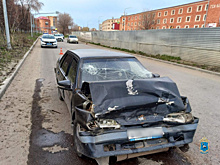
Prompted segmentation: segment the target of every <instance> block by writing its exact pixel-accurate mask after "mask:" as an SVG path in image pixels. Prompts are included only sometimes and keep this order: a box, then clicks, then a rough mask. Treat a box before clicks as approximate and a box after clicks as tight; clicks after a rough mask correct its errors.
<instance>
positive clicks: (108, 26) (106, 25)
mask: <svg viewBox="0 0 220 165" xmlns="http://www.w3.org/2000/svg"><path fill="white" fill-rule="evenodd" d="M114 23H120V18H112V19H107V20H105V21H103V22H102V25H101V29H102V31H115V29H113V24H114Z"/></svg>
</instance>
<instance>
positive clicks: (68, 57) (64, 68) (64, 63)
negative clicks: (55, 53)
mask: <svg viewBox="0 0 220 165" xmlns="http://www.w3.org/2000/svg"><path fill="white" fill-rule="evenodd" d="M72 60H73V55H72V54H71V52H66V53H65V57H64V59H63V60H61V65H60V72H59V74H58V81H62V80H67V79H68V77H67V74H68V71H69V67H70V65H71V62H72ZM67 93H68V91H67V90H63V89H61V96H62V98H63V99H64V101H65V102H66V104H67V103H68V98H67Z"/></svg>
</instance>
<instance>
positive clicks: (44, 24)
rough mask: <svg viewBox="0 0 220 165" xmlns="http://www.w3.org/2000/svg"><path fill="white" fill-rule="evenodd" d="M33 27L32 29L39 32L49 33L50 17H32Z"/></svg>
mask: <svg viewBox="0 0 220 165" xmlns="http://www.w3.org/2000/svg"><path fill="white" fill-rule="evenodd" d="M34 22H35V27H34V31H38V32H41V33H51V25H50V19H49V18H47V17H43V16H41V17H38V18H35V19H34Z"/></svg>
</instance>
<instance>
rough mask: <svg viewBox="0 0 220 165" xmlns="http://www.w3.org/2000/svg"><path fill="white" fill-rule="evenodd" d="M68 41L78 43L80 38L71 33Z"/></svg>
mask: <svg viewBox="0 0 220 165" xmlns="http://www.w3.org/2000/svg"><path fill="white" fill-rule="evenodd" d="M67 43H76V44H78V38H77V37H76V36H74V35H69V37H68V38H67Z"/></svg>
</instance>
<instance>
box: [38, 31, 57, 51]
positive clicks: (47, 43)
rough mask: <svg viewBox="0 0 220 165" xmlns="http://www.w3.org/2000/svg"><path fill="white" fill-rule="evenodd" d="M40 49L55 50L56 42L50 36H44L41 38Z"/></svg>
mask: <svg viewBox="0 0 220 165" xmlns="http://www.w3.org/2000/svg"><path fill="white" fill-rule="evenodd" d="M41 47H42V48H43V47H54V48H57V40H56V38H55V37H54V36H53V35H52V34H44V35H43V36H42V37H41Z"/></svg>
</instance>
